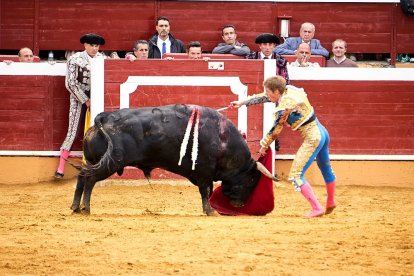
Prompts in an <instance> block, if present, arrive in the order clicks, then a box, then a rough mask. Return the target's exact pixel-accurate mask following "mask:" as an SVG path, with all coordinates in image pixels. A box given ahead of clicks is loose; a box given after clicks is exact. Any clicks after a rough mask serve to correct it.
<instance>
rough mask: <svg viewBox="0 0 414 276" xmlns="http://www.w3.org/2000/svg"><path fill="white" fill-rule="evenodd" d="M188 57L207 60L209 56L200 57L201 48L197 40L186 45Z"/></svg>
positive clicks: (201, 53)
mask: <svg viewBox="0 0 414 276" xmlns="http://www.w3.org/2000/svg"><path fill="white" fill-rule="evenodd" d="M187 54H188V59H203V60H206V61H207V60H209V59H210V58H209V57H202V55H203V49H202V48H201V43H200V42H199V41H191V42H190V43H189V44H188V46H187Z"/></svg>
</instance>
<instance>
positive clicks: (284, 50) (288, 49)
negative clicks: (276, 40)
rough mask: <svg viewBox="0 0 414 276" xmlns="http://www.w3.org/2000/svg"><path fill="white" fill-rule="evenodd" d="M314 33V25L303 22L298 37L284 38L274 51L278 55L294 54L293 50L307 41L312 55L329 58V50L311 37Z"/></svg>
mask: <svg viewBox="0 0 414 276" xmlns="http://www.w3.org/2000/svg"><path fill="white" fill-rule="evenodd" d="M314 35H315V25H313V24H312V23H309V22H305V23H303V24H302V26H301V27H300V37H290V38H288V39H286V41H285V43H283V44H280V45H278V46H277V47H276V48H275V50H274V51H275V53H276V54H279V55H294V54H295V50H296V49H297V48H298V46H299V44H300V43H302V42H305V43H308V44H309V46H310V49H311V53H312V55H319V56H324V57H325V58H326V59H328V58H329V52H328V50H326V49H325V48H324V47H323V46H322V45H321V42H320V41H319V40H318V39H315V38H313V37H314Z"/></svg>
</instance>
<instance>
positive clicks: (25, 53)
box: [18, 47, 34, 62]
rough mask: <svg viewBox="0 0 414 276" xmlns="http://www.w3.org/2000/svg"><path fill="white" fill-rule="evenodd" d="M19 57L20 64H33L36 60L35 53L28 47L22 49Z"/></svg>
mask: <svg viewBox="0 0 414 276" xmlns="http://www.w3.org/2000/svg"><path fill="white" fill-rule="evenodd" d="M18 56H19V61H20V62H33V59H34V55H33V51H32V50H31V49H30V48H28V47H24V48H21V49H20V50H19V53H18Z"/></svg>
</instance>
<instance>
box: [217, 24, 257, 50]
mask: <svg viewBox="0 0 414 276" xmlns="http://www.w3.org/2000/svg"><path fill="white" fill-rule="evenodd" d="M221 37H222V38H223V41H224V43H219V44H218V45H217V46H216V47H215V48H214V49H213V52H212V53H213V54H233V55H236V56H244V57H245V56H247V55H248V54H249V53H250V49H249V47H247V45H246V44H243V43H240V42H239V41H237V40H236V39H237V33H236V27H234V26H233V25H225V26H224V27H223V28H222V29H221Z"/></svg>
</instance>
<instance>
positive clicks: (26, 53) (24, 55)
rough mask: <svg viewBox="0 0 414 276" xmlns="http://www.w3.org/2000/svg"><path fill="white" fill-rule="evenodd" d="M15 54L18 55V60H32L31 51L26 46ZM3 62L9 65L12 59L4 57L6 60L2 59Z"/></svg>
mask: <svg viewBox="0 0 414 276" xmlns="http://www.w3.org/2000/svg"><path fill="white" fill-rule="evenodd" d="M17 55H18V57H19V61H20V62H33V60H34V55H33V51H32V50H31V49H30V48H28V47H23V48H21V49H20V50H19V53H18V54H17ZM3 62H4V63H6V64H7V65H10V64H12V63H13V60H9V59H6V60H3Z"/></svg>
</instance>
